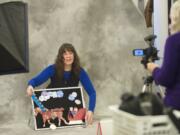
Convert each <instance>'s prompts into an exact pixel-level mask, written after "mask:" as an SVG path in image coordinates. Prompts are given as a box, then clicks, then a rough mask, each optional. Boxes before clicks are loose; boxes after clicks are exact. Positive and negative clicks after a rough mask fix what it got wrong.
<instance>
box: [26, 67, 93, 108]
mask: <svg viewBox="0 0 180 135" xmlns="http://www.w3.org/2000/svg"><path fill="white" fill-rule="evenodd" d="M54 75H55V65H54V64H53V65H49V66H48V67H47V68H45V69H44V70H43V71H42V72H41V73H40V74H38V75H37V76H35V77H34V78H32V79H31V80H29V82H28V85H31V86H33V87H37V86H39V85H41V84H42V83H44V82H46V81H47V80H48V79H50V78H51V77H53V76H54ZM69 77H70V71H65V72H64V78H65V79H69ZM79 80H80V82H81V84H82V86H83V87H84V89H85V90H86V92H87V94H88V96H89V110H90V111H92V112H94V109H95V105H96V91H95V89H94V87H93V85H92V82H91V80H90V78H89V76H88V74H87V73H86V71H85V70H84V69H83V68H81V70H80V76H79Z"/></svg>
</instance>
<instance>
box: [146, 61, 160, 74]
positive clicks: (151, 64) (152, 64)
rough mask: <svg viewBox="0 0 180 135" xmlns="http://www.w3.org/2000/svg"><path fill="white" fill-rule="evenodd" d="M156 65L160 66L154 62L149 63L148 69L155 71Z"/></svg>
mask: <svg viewBox="0 0 180 135" xmlns="http://www.w3.org/2000/svg"><path fill="white" fill-rule="evenodd" d="M156 67H158V65H157V64H155V63H152V62H149V63H147V70H148V71H150V72H151V73H152V72H153V71H154V69H155V68H156Z"/></svg>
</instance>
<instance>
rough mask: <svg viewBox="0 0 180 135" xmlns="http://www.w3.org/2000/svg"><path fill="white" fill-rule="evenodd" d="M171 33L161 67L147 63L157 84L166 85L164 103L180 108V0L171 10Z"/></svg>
mask: <svg viewBox="0 0 180 135" xmlns="http://www.w3.org/2000/svg"><path fill="white" fill-rule="evenodd" d="M170 12H171V13H170V19H171V24H170V33H171V35H170V36H169V37H168V38H167V40H166V43H165V52H164V60H163V63H162V66H161V67H158V65H157V64H155V63H152V62H149V63H147V70H149V71H150V72H151V73H152V76H153V79H154V81H155V83H156V84H159V85H162V86H165V87H166V93H165V98H164V104H165V105H166V106H169V107H172V108H174V109H178V110H180V99H179V98H180V0H177V1H176V2H175V3H174V4H173V5H172V7H171V11H170Z"/></svg>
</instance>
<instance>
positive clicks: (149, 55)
mask: <svg viewBox="0 0 180 135" xmlns="http://www.w3.org/2000/svg"><path fill="white" fill-rule="evenodd" d="M155 38H156V35H149V36H147V37H145V38H144V40H145V41H146V42H147V43H148V45H149V47H148V48H145V49H134V50H133V55H134V56H140V57H142V60H141V64H143V65H144V67H145V68H146V65H147V63H148V62H154V61H155V60H159V57H158V55H157V53H158V50H157V49H156V48H155V47H154V40H155Z"/></svg>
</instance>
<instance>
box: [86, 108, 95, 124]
mask: <svg viewBox="0 0 180 135" xmlns="http://www.w3.org/2000/svg"><path fill="white" fill-rule="evenodd" d="M85 119H86V121H87V124H88V125H89V124H90V125H91V124H92V123H93V112H92V111H87V112H86V116H85Z"/></svg>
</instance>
